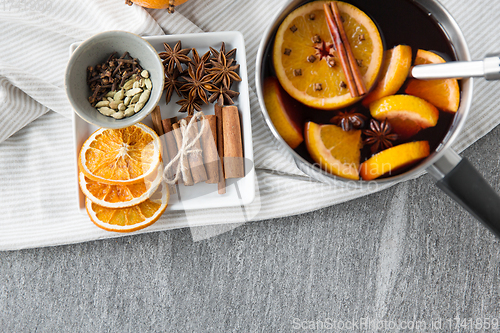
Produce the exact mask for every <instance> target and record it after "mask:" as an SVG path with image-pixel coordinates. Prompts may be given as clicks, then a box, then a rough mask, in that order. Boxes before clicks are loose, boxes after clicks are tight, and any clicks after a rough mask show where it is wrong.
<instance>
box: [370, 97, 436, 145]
mask: <svg viewBox="0 0 500 333" xmlns="http://www.w3.org/2000/svg"><path fill="white" fill-rule="evenodd" d="M370 113H371V115H372V117H373V118H375V119H377V120H379V121H383V120H384V119H387V121H388V122H389V123H390V124H391V126H392V128H393V130H394V132H395V133H397V134H398V136H399V137H400V139H403V140H406V139H408V138H410V137H412V136H413V135H415V134H417V133H418V132H419V131H420V130H422V129H424V128H428V127H433V126H436V124H437V121H438V119H439V111H438V109H436V108H435V107H434V106H433V105H432V104H430V103H428V102H426V101H425V100H423V99H421V98H418V97H415V96H410V95H392V96H387V97H383V98H381V99H379V100H377V101H375V102H373V103H371V104H370Z"/></svg>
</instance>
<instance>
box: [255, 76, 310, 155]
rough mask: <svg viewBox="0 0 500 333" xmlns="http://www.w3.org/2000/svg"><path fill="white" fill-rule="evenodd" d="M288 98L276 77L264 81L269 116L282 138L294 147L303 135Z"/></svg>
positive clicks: (300, 141)
mask: <svg viewBox="0 0 500 333" xmlns="http://www.w3.org/2000/svg"><path fill="white" fill-rule="evenodd" d="M290 99H291V98H290V97H289V96H287V95H286V93H285V92H284V91H283V89H282V88H281V86H280V84H279V82H278V80H277V79H276V78H274V77H269V78H267V79H266V80H265V81H264V102H265V103H266V109H267V112H268V113H269V117H270V118H271V121H272V122H273V124H274V127H276V130H277V131H278V133H279V135H280V136H281V137H282V138H283V140H285V142H286V143H288V145H289V146H290V147H292V148H294V149H295V148H297V146H298V145H300V144H301V143H302V141H304V136H303V135H302V126H301V125H299V120H298V119H297V118H298V117H297V115H296V114H295V113H294V111H295V108H294V107H293V105H292V103H291V101H290Z"/></svg>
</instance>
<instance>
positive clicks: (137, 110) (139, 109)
mask: <svg viewBox="0 0 500 333" xmlns="http://www.w3.org/2000/svg"><path fill="white" fill-rule="evenodd" d="M144 104H146V103H140V102H137V104H136V105H135V107H134V112H139V111H141V110H142V108H143V107H144Z"/></svg>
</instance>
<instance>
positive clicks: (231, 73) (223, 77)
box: [207, 52, 241, 89]
mask: <svg viewBox="0 0 500 333" xmlns="http://www.w3.org/2000/svg"><path fill="white" fill-rule="evenodd" d="M234 62H235V61H234V59H227V58H226V55H225V54H224V52H219V56H218V58H217V61H214V60H210V63H211V64H212V68H209V69H207V72H208V75H207V76H208V77H209V79H210V80H212V81H214V84H219V83H220V82H222V84H223V85H224V86H225V87H226V88H228V89H229V87H230V86H231V83H232V82H233V81H241V77H240V76H239V75H238V74H236V72H235V71H236V70H238V68H240V65H233V63H234Z"/></svg>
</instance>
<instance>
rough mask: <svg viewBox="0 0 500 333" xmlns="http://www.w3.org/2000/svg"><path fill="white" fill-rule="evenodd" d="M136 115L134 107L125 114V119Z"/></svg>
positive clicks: (129, 108)
mask: <svg viewBox="0 0 500 333" xmlns="http://www.w3.org/2000/svg"><path fill="white" fill-rule="evenodd" d="M134 113H135V111H134V107H128V108H127V109H126V110H125V111H124V114H125V117H130V116H131V115H133V114H134Z"/></svg>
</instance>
